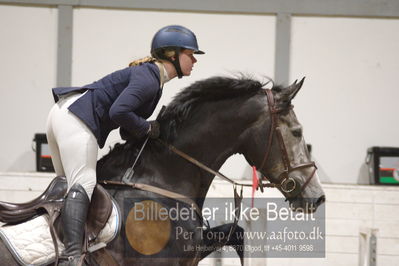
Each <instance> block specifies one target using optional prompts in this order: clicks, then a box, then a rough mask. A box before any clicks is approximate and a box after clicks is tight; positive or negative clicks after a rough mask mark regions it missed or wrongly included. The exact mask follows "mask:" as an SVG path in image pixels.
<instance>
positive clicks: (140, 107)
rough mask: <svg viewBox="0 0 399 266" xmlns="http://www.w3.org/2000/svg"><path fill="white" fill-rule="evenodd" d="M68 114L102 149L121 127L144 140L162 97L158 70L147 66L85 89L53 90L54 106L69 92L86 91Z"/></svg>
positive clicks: (137, 67)
mask: <svg viewBox="0 0 399 266" xmlns="http://www.w3.org/2000/svg"><path fill="white" fill-rule="evenodd" d="M86 90H87V93H86V94H84V95H83V96H82V97H80V98H79V99H77V100H76V101H75V102H74V103H73V104H71V106H69V110H70V111H71V112H72V113H74V114H75V115H76V116H77V117H79V118H80V119H81V120H82V121H83V122H84V123H85V124H86V125H87V126H88V127H89V128H90V130H91V131H92V132H93V134H94V136H95V137H96V138H97V142H98V145H99V146H100V148H102V147H104V144H105V141H106V139H107V137H108V135H109V133H110V132H111V130H113V129H116V128H118V127H121V128H123V129H124V130H125V131H127V132H128V133H130V134H132V135H134V136H137V137H143V136H144V135H145V134H146V133H147V131H148V129H149V123H148V122H147V121H146V120H145V119H147V118H148V117H150V116H151V115H152V113H153V112H154V110H155V107H156V106H157V104H158V102H159V99H160V98H161V95H162V88H160V73H159V68H158V67H157V65H155V64H154V63H144V64H142V65H139V66H135V67H128V68H125V69H121V70H118V71H115V72H113V73H111V74H109V75H107V76H105V77H103V78H102V79H100V80H98V81H95V82H93V83H91V84H88V85H86V86H82V87H58V88H53V90H52V91H53V96H54V100H55V102H57V101H58V100H59V97H60V96H62V95H65V94H67V93H70V92H75V91H86Z"/></svg>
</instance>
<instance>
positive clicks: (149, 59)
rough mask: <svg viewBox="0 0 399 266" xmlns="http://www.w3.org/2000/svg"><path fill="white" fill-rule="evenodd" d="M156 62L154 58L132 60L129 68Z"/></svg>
mask: <svg viewBox="0 0 399 266" xmlns="http://www.w3.org/2000/svg"><path fill="white" fill-rule="evenodd" d="M156 61H158V60H157V59H156V58H154V57H152V56H146V57H144V58H140V59H137V60H134V61H133V62H130V64H129V66H130V67H132V66H139V65H141V64H144V63H152V62H156Z"/></svg>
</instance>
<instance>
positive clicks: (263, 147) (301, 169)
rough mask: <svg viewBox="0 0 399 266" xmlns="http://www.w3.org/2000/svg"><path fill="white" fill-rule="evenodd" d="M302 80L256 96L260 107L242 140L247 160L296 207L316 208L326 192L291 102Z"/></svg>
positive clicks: (256, 102)
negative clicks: (256, 116)
mask: <svg viewBox="0 0 399 266" xmlns="http://www.w3.org/2000/svg"><path fill="white" fill-rule="evenodd" d="M302 84H303V79H302V80H301V81H300V82H299V83H296V82H295V83H294V84H292V85H291V86H289V87H287V88H281V87H275V88H273V89H272V90H269V91H266V90H265V91H264V92H262V94H263V95H262V96H259V97H256V100H255V102H252V104H253V105H254V106H258V110H261V111H260V112H259V114H258V119H257V120H256V121H255V122H254V123H253V124H252V126H251V127H250V128H249V129H248V130H247V132H246V133H245V135H244V136H245V137H244V139H243V140H242V141H241V143H243V144H242V146H243V147H242V153H243V155H244V156H245V158H246V159H247V161H248V162H249V163H250V164H252V165H255V166H256V167H257V168H258V170H259V171H260V172H261V173H262V174H263V176H264V177H263V178H264V179H268V180H269V181H270V182H272V183H274V184H276V185H277V188H278V189H279V190H280V191H281V192H282V193H283V194H284V196H285V197H286V198H287V200H289V202H290V203H291V206H292V208H293V209H294V210H299V211H301V210H304V211H305V212H313V211H315V210H316V208H317V206H319V205H320V204H322V203H323V202H324V201H325V196H324V192H323V189H322V187H321V184H320V181H319V178H318V175H317V171H316V166H315V164H314V162H313V161H312V160H311V157H310V153H309V151H308V149H307V146H306V143H305V140H304V137H303V129H302V126H301V124H300V123H299V122H298V120H297V118H296V116H295V113H294V111H293V106H292V105H291V101H292V99H293V98H294V97H295V95H296V94H297V93H298V91H299V90H300V88H301V87H302Z"/></svg>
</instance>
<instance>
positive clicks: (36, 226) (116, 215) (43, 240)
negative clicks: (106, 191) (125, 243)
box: [0, 200, 121, 266]
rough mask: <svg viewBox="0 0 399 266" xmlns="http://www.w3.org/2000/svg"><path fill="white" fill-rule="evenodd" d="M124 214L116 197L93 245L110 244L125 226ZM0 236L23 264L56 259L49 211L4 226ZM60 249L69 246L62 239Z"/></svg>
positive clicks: (37, 263)
mask: <svg viewBox="0 0 399 266" xmlns="http://www.w3.org/2000/svg"><path fill="white" fill-rule="evenodd" d="M120 217H121V215H120V211H119V208H118V205H117V204H116V203H115V202H114V201H113V200H112V212H111V216H110V217H109V219H108V221H107V224H106V225H105V226H104V228H103V229H102V230H101V232H100V234H99V235H98V237H97V239H96V241H95V243H94V244H93V245H95V244H98V243H101V242H102V243H105V244H106V243H109V242H111V241H112V240H113V239H114V238H115V236H116V235H117V234H118V233H119V230H120V226H121V220H120V219H121V218H120ZM0 237H1V238H2V239H3V241H4V243H5V244H6V246H7V247H8V248H9V250H10V252H11V253H12V254H13V256H14V258H15V259H16V260H17V261H18V262H19V263H20V264H21V265H24V266H25V265H26V266H27V265H29V266H39V265H47V264H49V263H51V262H54V261H55V251H54V245H53V240H52V238H51V235H50V229H49V225H48V217H47V215H41V216H38V217H36V218H34V219H32V220H30V221H27V222H25V223H21V224H17V225H4V226H1V227H0ZM58 249H59V251H60V252H62V251H63V250H64V249H65V248H64V245H63V244H62V243H61V242H60V241H58Z"/></svg>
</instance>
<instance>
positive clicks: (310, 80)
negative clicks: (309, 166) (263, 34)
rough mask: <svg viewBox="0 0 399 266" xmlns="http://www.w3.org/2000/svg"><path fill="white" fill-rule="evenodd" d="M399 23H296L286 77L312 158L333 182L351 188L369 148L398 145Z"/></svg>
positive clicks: (315, 19)
mask: <svg viewBox="0 0 399 266" xmlns="http://www.w3.org/2000/svg"><path fill="white" fill-rule="evenodd" d="M398 29H399V20H398V19H363V18H342V17H329V18H321V17H294V18H293V25H292V54H291V56H292V57H291V79H292V80H294V79H296V78H301V77H302V76H306V82H305V85H304V87H303V90H302V92H301V93H300V94H298V96H297V99H296V100H295V102H294V104H295V111H296V113H297V115H298V118H299V120H300V121H301V123H302V124H303V126H304V129H305V130H304V134H305V138H306V140H307V141H308V142H310V143H311V144H312V145H313V148H314V149H313V155H314V156H315V158H317V160H318V162H319V164H320V165H321V166H322V167H323V168H324V170H325V172H326V173H327V175H328V176H329V179H330V180H331V181H332V182H335V183H337V182H339V183H356V182H357V180H358V179H359V178H362V176H359V175H362V174H363V173H361V171H360V169H361V165H362V163H363V162H364V160H365V157H366V150H367V148H368V147H371V146H394V147H399V138H398V136H399V126H398V116H397V114H398V111H397V107H398V99H399V90H398V88H399V87H398V73H399V53H398V47H399V35H398V34H397V33H398Z"/></svg>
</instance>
